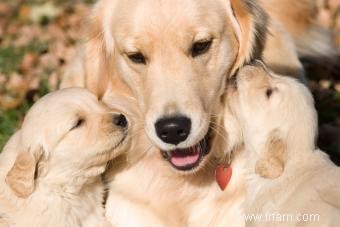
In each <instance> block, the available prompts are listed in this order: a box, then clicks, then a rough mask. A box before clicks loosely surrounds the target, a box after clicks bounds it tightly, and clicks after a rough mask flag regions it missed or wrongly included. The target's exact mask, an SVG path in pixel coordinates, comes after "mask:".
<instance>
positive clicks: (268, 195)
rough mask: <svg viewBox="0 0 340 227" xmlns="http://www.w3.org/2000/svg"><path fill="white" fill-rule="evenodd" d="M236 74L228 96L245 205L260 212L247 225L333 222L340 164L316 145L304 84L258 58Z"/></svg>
mask: <svg viewBox="0 0 340 227" xmlns="http://www.w3.org/2000/svg"><path fill="white" fill-rule="evenodd" d="M236 80H237V81H236V87H235V88H230V89H229V91H228V92H229V93H228V101H229V106H230V111H231V113H232V114H233V115H234V117H235V119H236V121H238V124H239V126H240V127H239V128H241V133H240V134H242V135H243V139H244V144H245V152H246V157H247V158H246V159H247V161H246V167H247V168H246V201H245V208H246V209H245V211H246V215H262V219H258V220H257V221H255V220H253V222H248V223H247V224H248V226H263V222H266V226H287V225H289V226H338V225H339V223H340V184H339V180H338V179H339V178H340V169H339V168H337V167H336V166H334V164H332V163H331V161H330V160H329V158H328V157H327V156H326V155H325V154H324V153H323V152H322V151H320V150H318V149H316V148H315V144H314V141H315V135H316V130H317V114H316V111H315V109H314V106H313V105H314V102H313V98H312V95H311V93H310V92H309V90H308V89H307V88H306V87H305V86H304V85H302V84H301V83H299V82H298V81H296V80H294V79H291V78H288V77H283V76H278V75H276V74H273V73H272V72H269V71H268V70H267V69H265V67H264V66H263V65H262V64H261V63H255V66H245V67H244V68H243V69H242V70H240V72H239V73H238V76H237V79H236ZM261 175H263V176H265V177H263V176H261ZM268 214H276V215H278V216H275V217H274V216H272V217H271V218H270V216H269V215H268ZM280 215H281V216H280ZM282 215H287V216H286V218H287V219H281V220H280V221H277V220H278V219H277V218H279V217H281V218H282ZM303 215H304V216H303ZM305 215H309V217H308V218H307V217H306V216H305ZM312 215H316V216H312ZM248 217H249V216H248ZM258 217H259V216H258ZM275 218H276V219H275ZM302 218H303V219H302ZM261 221H262V222H261Z"/></svg>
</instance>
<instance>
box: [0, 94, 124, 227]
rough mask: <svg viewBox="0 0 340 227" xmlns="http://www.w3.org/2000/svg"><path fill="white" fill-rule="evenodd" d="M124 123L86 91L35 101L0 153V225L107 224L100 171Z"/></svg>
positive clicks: (120, 139) (114, 151)
mask: <svg viewBox="0 0 340 227" xmlns="http://www.w3.org/2000/svg"><path fill="white" fill-rule="evenodd" d="M127 124H128V123H127V120H126V118H125V117H124V115H122V114H120V113H109V112H108V110H107V108H105V107H104V105H101V104H100V103H99V102H98V100H97V98H96V97H95V96H94V95H92V94H91V93H89V92H88V91H86V90H85V89H80V88H78V89H77V88H73V89H65V90H61V91H57V92H54V93H51V94H48V95H46V96H45V97H43V98H42V99H41V100H39V101H38V102H37V103H36V104H35V105H34V106H33V107H32V108H31V109H30V111H29V112H28V114H27V115H26V117H25V120H24V122H23V125H22V128H21V129H20V130H19V131H18V132H17V133H16V134H15V135H14V136H13V137H12V138H11V139H10V141H9V142H8V144H7V145H6V147H5V148H4V150H3V152H2V154H1V156H0V223H1V226H2V225H5V224H6V225H8V226H16V227H27V226H32V227H33V226H34V227H50V226H51V227H52V226H58V227H62V226H65V227H71V226H72V227H75V226H82V227H85V226H88V227H93V226H107V224H108V223H107V222H106V221H105V219H104V208H103V205H102V204H103V199H104V196H103V194H104V185H103V183H102V181H101V174H102V173H103V172H104V171H105V169H106V166H107V163H108V161H109V160H111V159H112V158H114V157H115V156H117V155H119V154H120V153H121V152H122V151H123V150H124V146H125V144H126V142H125V138H126V134H127Z"/></svg>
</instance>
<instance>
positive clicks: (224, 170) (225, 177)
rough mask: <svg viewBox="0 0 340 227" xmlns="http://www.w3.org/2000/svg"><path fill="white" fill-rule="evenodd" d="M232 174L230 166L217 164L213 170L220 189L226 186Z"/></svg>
mask: <svg viewBox="0 0 340 227" xmlns="http://www.w3.org/2000/svg"><path fill="white" fill-rule="evenodd" d="M232 174H233V170H232V168H231V166H227V167H224V166H223V165H217V167H216V170H215V178H216V182H217V184H218V186H220V189H221V190H222V191H224V189H225V188H226V187H227V185H228V183H229V181H230V179H231V175H232Z"/></svg>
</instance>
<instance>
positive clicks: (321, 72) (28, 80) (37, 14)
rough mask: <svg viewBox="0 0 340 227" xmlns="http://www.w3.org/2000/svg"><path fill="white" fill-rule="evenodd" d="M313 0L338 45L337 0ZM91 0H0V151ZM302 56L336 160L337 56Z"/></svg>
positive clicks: (69, 44)
mask: <svg viewBox="0 0 340 227" xmlns="http://www.w3.org/2000/svg"><path fill="white" fill-rule="evenodd" d="M318 2H320V7H319V14H318V15H319V18H318V23H320V24H321V25H323V26H324V27H325V28H330V29H332V30H333V32H334V35H335V39H336V42H337V47H339V49H340V2H339V0H318ZM91 4H92V0H83V1H81V0H72V1H67V0H59V1H57V0H55V1H46V0H26V1H24V0H2V1H1V2H0V151H1V149H2V147H3V146H4V144H5V143H6V141H7V140H8V138H9V136H10V135H11V134H12V133H13V132H14V131H15V130H16V129H17V128H18V127H20V124H21V121H22V119H23V116H24V114H25V112H26V111H27V109H28V108H29V107H30V106H31V105H32V103H33V102H34V101H36V100H37V99H38V98H39V97H41V96H42V95H44V94H46V93H47V92H49V91H52V90H55V89H57V87H58V83H59V82H60V78H61V75H62V73H63V71H64V69H65V67H66V65H67V63H68V62H69V61H70V59H71V58H72V56H73V55H74V53H75V49H76V45H77V43H78V42H79V41H80V40H81V39H82V34H83V32H82V28H83V27H84V26H83V25H84V24H85V23H86V21H85V19H84V18H87V17H88V13H89V8H90V6H91ZM338 53H340V51H339V52H338ZM302 60H303V63H304V65H305V67H306V72H307V77H308V79H309V83H308V84H309V87H310V89H311V90H312V91H313V94H314V97H315V100H316V108H317V110H318V114H319V128H320V129H319V140H318V145H319V146H320V147H321V148H322V149H324V150H327V151H328V152H329V154H330V155H331V157H332V159H333V160H334V161H335V162H337V163H338V164H339V163H340V55H339V57H337V58H335V59H333V60H329V59H302Z"/></svg>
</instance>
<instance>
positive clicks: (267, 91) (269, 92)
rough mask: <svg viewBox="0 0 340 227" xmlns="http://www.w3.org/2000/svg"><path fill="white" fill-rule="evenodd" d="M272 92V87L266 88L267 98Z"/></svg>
mask: <svg viewBox="0 0 340 227" xmlns="http://www.w3.org/2000/svg"><path fill="white" fill-rule="evenodd" d="M272 94H273V89H271V88H268V89H267V90H266V96H267V98H268V99H269V98H270V97H271V96H272Z"/></svg>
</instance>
